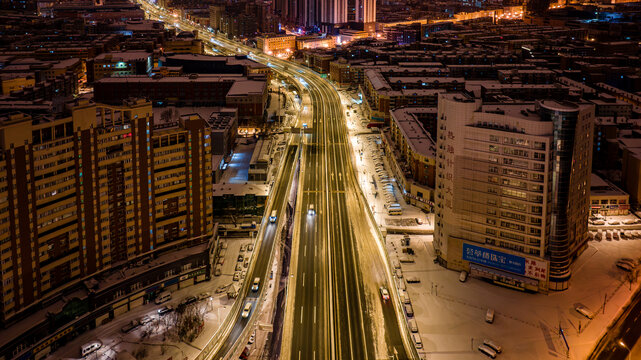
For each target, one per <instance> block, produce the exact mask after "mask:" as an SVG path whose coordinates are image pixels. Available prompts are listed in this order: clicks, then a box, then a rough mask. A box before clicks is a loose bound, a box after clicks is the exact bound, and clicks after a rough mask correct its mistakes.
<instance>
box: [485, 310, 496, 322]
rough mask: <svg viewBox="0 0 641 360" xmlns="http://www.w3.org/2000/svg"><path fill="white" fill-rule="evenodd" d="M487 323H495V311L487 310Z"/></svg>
mask: <svg viewBox="0 0 641 360" xmlns="http://www.w3.org/2000/svg"><path fill="white" fill-rule="evenodd" d="M485 322H487V323H490V324H491V323H493V322H494V309H487V311H486V312H485Z"/></svg>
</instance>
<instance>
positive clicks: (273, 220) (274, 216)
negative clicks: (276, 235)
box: [269, 210, 277, 223]
mask: <svg viewBox="0 0 641 360" xmlns="http://www.w3.org/2000/svg"><path fill="white" fill-rule="evenodd" d="M276 219H277V217H276V210H272V214H271V215H270V216H269V222H270V223H275V222H276Z"/></svg>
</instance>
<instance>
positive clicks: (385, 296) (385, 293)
mask: <svg viewBox="0 0 641 360" xmlns="http://www.w3.org/2000/svg"><path fill="white" fill-rule="evenodd" d="M379 290H380V292H381V298H382V299H383V301H385V302H387V301H388V300H389V291H387V289H386V288H385V287H384V286H381V288H380V289H379Z"/></svg>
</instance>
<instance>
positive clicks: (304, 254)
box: [303, 244, 307, 256]
mask: <svg viewBox="0 0 641 360" xmlns="http://www.w3.org/2000/svg"><path fill="white" fill-rule="evenodd" d="M303 256H307V244H305V250H304V251H303Z"/></svg>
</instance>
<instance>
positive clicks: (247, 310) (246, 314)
mask: <svg viewBox="0 0 641 360" xmlns="http://www.w3.org/2000/svg"><path fill="white" fill-rule="evenodd" d="M251 312H252V303H250V302H248V303H247V304H245V307H244V308H243V312H242V313H241V314H240V316H241V317H242V318H243V319H247V318H248V317H249V314H251Z"/></svg>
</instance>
